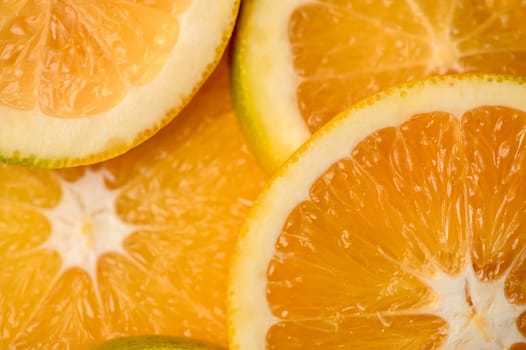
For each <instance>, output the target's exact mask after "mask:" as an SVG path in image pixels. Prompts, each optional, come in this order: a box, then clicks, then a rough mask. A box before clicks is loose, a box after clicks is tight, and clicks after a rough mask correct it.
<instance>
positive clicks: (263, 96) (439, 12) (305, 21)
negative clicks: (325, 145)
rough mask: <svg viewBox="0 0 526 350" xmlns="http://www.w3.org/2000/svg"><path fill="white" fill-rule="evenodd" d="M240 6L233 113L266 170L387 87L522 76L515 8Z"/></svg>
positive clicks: (524, 32)
mask: <svg viewBox="0 0 526 350" xmlns="http://www.w3.org/2000/svg"><path fill="white" fill-rule="evenodd" d="M243 7H244V8H243V10H242V14H241V20H240V25H239V30H238V31H237V36H236V49H235V70H234V78H235V79H234V90H235V94H234V96H235V106H236V109H237V112H238V114H239V117H240V120H241V122H242V124H243V129H244V131H245V133H246V134H247V135H248V137H249V141H250V144H251V146H252V148H253V149H254V151H255V153H256V155H257V157H258V159H259V160H260V161H261V163H262V164H263V165H264V166H265V167H266V168H267V169H275V168H276V167H277V166H278V165H279V164H281V163H282V162H283V161H284V160H285V159H286V158H287V157H288V156H289V155H290V154H291V153H292V152H293V151H294V150H295V149H297V148H298V147H299V146H300V145H301V144H302V143H303V142H304V141H305V140H306V139H307V138H308V137H309V135H310V134H311V133H312V132H313V131H315V130H317V129H318V128H319V127H320V126H321V125H323V124H325V123H326V122H327V121H328V120H329V119H330V118H332V117H333V116H334V115H335V114H336V113H338V112H340V111H341V110H343V109H344V108H346V107H349V106H350V105H351V104H352V103H353V102H356V101H357V100H359V99H361V98H363V97H365V96H368V95H370V94H373V93H375V92H377V91H379V90H380V89H383V88H385V87H388V86H392V85H395V84H398V83H402V82H404V81H408V80H414V79H417V78H423V77H426V76H430V75H434V74H443V73H452V72H488V73H513V74H525V73H526V49H525V48H526V22H525V21H524V18H526V4H525V3H524V1H520V0H509V1H487V0H441V1H429V0H318V1H312V0H290V1H264V0H248V1H245V2H244V3H243Z"/></svg>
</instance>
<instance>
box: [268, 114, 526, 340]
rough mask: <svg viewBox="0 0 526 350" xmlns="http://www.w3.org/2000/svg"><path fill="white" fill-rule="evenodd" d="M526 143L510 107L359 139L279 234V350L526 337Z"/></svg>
mask: <svg viewBox="0 0 526 350" xmlns="http://www.w3.org/2000/svg"><path fill="white" fill-rule="evenodd" d="M525 142H526V113H524V112H521V111H516V110H512V109H508V108H505V107H497V106H487V107H479V108H476V109H473V110H471V111H468V112H466V113H465V114H464V115H463V116H462V117H461V118H457V117H456V116H453V115H450V114H448V113H443V112H434V113H428V114H421V115H416V116H414V117H412V118H411V119H409V120H408V121H407V122H405V123H403V124H402V125H400V126H396V127H388V128H385V129H381V130H378V131H376V132H374V133H373V134H371V135H370V136H368V137H367V138H365V139H364V140H362V141H361V142H359V143H358V144H357V145H356V146H355V148H354V149H353V150H352V151H351V153H350V155H349V156H348V157H346V158H344V159H342V160H340V161H338V162H336V163H335V164H334V165H333V166H331V167H330V168H329V169H328V170H327V171H326V172H325V173H324V174H323V175H322V176H320V177H319V178H318V179H317V180H316V181H315V182H314V184H313V185H312V187H311V189H310V195H309V198H308V199H306V200H305V201H303V202H302V203H300V204H298V205H297V206H296V207H295V208H294V210H293V211H292V212H291V213H290V215H289V217H288V219H287V221H286V223H285V224H284V226H283V230H282V232H281V234H280V235H279V237H278V239H277V241H276V245H275V250H276V251H275V254H274V256H273V258H272V260H271V262H270V264H269V266H268V271H267V279H268V285H267V298H268V302H269V306H270V308H271V311H272V313H273V315H274V316H275V317H276V318H277V319H278V321H277V322H276V324H275V325H274V326H273V327H272V328H271V329H270V330H269V332H268V334H267V342H268V347H269V348H278V349H296V348H298V349H299V348H301V349H318V348H323V349H337V348H338V349H339V348H340V346H341V345H342V344H347V345H349V346H350V347H351V348H353V349H370V348H372V347H374V348H393V349H394V348H397V349H399V348H404V349H422V348H425V349H437V348H440V346H441V345H443V344H447V345H448V346H449V347H448V348H456V347H455V346H460V348H466V349H467V348H470V349H471V348H474V349H475V348H476V349H486V348H487V349H494V348H504V347H503V346H511V345H512V344H516V345H515V346H516V347H517V348H519V346H526V321H525V320H526V317H525V314H526V283H525V282H524V281H525V276H526V243H525V240H524V232H525V230H526V201H525V198H526V171H525V170H526V147H525V146H526V145H525ZM371 344H374V346H372V345H371ZM380 345H382V346H380Z"/></svg>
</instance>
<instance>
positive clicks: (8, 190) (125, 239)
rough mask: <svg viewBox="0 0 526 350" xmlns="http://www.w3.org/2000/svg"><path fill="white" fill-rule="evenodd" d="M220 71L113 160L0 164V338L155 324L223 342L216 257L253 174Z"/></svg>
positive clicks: (260, 177)
mask: <svg viewBox="0 0 526 350" xmlns="http://www.w3.org/2000/svg"><path fill="white" fill-rule="evenodd" d="M228 74H229V73H228V67H227V64H226V62H223V64H221V66H220V68H219V70H218V71H217V73H215V74H214V75H213V77H211V79H210V80H209V81H208V82H207V84H205V86H204V87H203V89H202V90H201V91H200V92H199V94H198V95H197V96H196V98H195V100H194V101H193V102H191V103H190V105H189V106H188V108H187V109H185V111H184V112H183V113H182V115H181V118H178V119H177V120H176V121H174V122H173V123H172V124H170V125H169V126H167V127H166V128H165V129H163V130H162V131H161V132H160V133H159V134H158V135H156V136H155V137H154V138H152V139H151V140H149V141H148V142H146V143H145V144H144V145H142V146H141V147H139V148H137V149H134V150H132V151H130V152H128V153H126V154H125V155H122V156H120V157H117V158H115V159H113V160H110V161H106V162H102V163H97V164H96V165H93V166H87V167H74V168H68V169H61V170H45V169H35V168H24V167H17V166H12V165H6V164H2V163H0V233H1V235H0V256H1V257H2V261H3V262H4V263H2V264H0V307H1V308H2V309H1V312H0V344H2V346H4V344H5V347H7V348H10V347H13V348H51V347H53V348H56V349H80V348H83V347H85V346H88V345H91V344H94V343H96V342H100V341H103V340H106V339H110V338H115V337H118V336H125V335H134V334H159V333H162V334H172V335H177V336H184V337H194V338H197V339H203V340H207V341H211V342H213V343H218V344H221V345H226V337H227V334H226V325H225V295H226V285H225V279H226V273H227V262H228V260H229V256H230V252H231V250H232V245H233V239H234V238H235V236H236V235H237V232H238V230H239V226H240V225H241V223H242V219H243V217H244V216H245V213H246V212H247V210H248V208H249V207H250V206H251V203H252V199H253V198H254V196H255V195H256V194H257V193H258V192H259V190H260V188H261V186H262V182H263V181H264V180H265V176H264V174H263V173H262V171H260V169H259V168H258V167H257V165H256V163H255V160H254V159H253V158H252V156H251V155H250V153H249V152H248V150H247V146H246V145H245V142H244V139H243V136H242V134H241V132H240V131H239V130H238V125H237V121H236V119H235V116H234V114H233V112H232V108H231V105H230V95H229V89H228V86H229V84H228ZM211 150H213V151H211Z"/></svg>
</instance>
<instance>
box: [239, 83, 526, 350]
mask: <svg viewBox="0 0 526 350" xmlns="http://www.w3.org/2000/svg"><path fill="white" fill-rule="evenodd" d="M524 96H526V82H524V81H521V82H518V79H517V80H515V81H514V80H511V79H505V78H495V77H490V76H485V75H476V76H475V75H471V76H470V78H466V77H464V78H462V77H455V76H449V77H440V78H435V79H431V80H427V81H422V82H416V83H414V84H410V85H406V86H403V87H400V88H395V89H391V90H388V91H387V92H384V93H381V94H379V95H378V96H376V97H371V98H370V99H369V100H368V101H366V102H362V103H361V104H359V105H357V106H355V107H353V108H351V109H350V110H348V111H346V112H344V113H343V114H342V115H340V117H338V118H336V119H335V120H333V121H332V122H330V123H329V124H328V125H327V126H326V127H324V128H322V129H320V131H319V132H318V133H316V134H315V135H314V136H313V137H312V138H311V139H310V140H309V141H308V142H307V143H306V144H304V145H303V146H302V147H301V148H300V150H299V151H298V152H296V153H295V154H294V155H293V156H292V157H291V158H290V159H289V160H288V161H287V163H286V164H285V165H284V166H283V167H282V168H281V169H280V170H279V171H278V172H277V174H276V175H275V176H274V178H273V179H272V181H270V183H269V185H268V186H267V188H266V189H265V190H264V192H263V194H262V195H261V196H260V198H259V199H258V201H257V202H256V203H255V206H254V209H253V210H252V212H251V213H250V215H249V218H248V221H247V224H246V232H243V233H242V235H241V237H240V240H239V241H238V246H237V249H236V258H235V260H234V261H233V265H232V269H231V272H230V276H231V281H230V287H229V308H230V319H229V328H230V332H231V333H230V335H231V338H230V342H231V347H232V348H233V349H251V350H252V349H265V347H266V346H265V345H266V334H267V330H268V329H269V328H270V327H271V326H272V324H274V323H275V322H277V321H278V318H276V317H274V316H273V315H272V313H271V312H270V309H269V307H268V304H267V299H266V274H267V265H268V262H269V261H270V260H271V258H272V256H273V254H274V243H275V241H276V239H277V237H278V235H279V234H280V233H281V229H282V227H283V224H284V223H285V221H286V220H287V217H288V215H289V213H290V212H291V210H292V209H293V208H294V207H295V206H296V205H297V204H298V203H299V202H301V201H303V200H306V199H308V198H309V190H310V186H311V184H312V183H314V181H315V180H316V179H317V178H318V177H319V176H320V175H321V174H322V173H323V172H324V171H325V170H326V169H327V168H329V167H330V166H331V165H332V164H334V163H335V162H336V161H338V160H340V159H341V158H344V157H346V156H348V155H349V153H350V151H351V150H352V149H353V147H355V146H356V145H357V144H358V143H359V142H360V141H361V140H362V139H364V138H365V137H366V136H368V135H369V134H371V133H372V132H373V131H375V130H378V129H381V128H384V127H388V126H397V125H400V124H401V123H402V122H403V121H405V120H406V119H407V118H408V117H409V116H412V115H415V114H419V113H425V112H431V111H444V112H449V113H452V114H454V115H456V116H458V117H460V116H461V115H462V114H463V113H464V112H466V111H468V110H470V109H472V108H475V107H479V106H481V105H499V106H506V107H510V108H515V109H519V110H523V111H526V98H524ZM284 194H286V195H284ZM466 281H467V282H468V284H469V287H470V290H471V296H472V298H473V305H474V308H475V309H476V310H479V311H480V313H481V314H482V315H484V316H485V317H486V318H485V320H486V321H487V322H488V323H487V324H486V326H484V327H482V326H481V325H482V324H483V321H484V320H483V319H480V318H476V320H475V318H472V319H471V322H470V323H467V324H465V323H464V322H465V321H466V320H469V318H467V316H466V315H467V314H466V313H468V315H469V312H472V311H473V309H468V307H467V303H466V298H465V287H466ZM503 281H504V280H503V279H502V280H499V281H497V282H495V284H493V285H491V286H490V285H489V284H484V283H481V282H479V281H477V280H476V278H475V277H474V276H473V273H472V272H471V271H470V269H466V270H465V271H464V274H461V275H460V276H459V277H457V278H452V277H449V276H446V275H439V276H435V278H433V279H432V280H428V281H424V282H426V283H428V284H429V285H430V286H431V287H432V288H433V289H434V290H435V292H437V293H438V294H439V295H440V296H441V300H440V302H439V304H438V305H429V310H427V311H428V312H431V313H434V314H437V315H439V316H441V317H443V318H444V319H445V320H446V321H448V322H449V323H450V337H449V338H448V339H447V342H446V344H445V346H444V348H445V349H459V348H462V349H497V348H500V347H499V345H498V344H504V346H506V345H509V344H512V343H513V342H517V341H523V342H524V341H526V338H524V337H522V336H521V335H520V334H519V333H518V330H517V329H516V325H515V321H516V317H517V316H518V315H519V314H520V312H522V311H524V310H525V308H524V306H515V305H512V304H511V303H509V302H508V301H507V300H506V298H505V296H504V295H503V292H502V283H503ZM418 311H420V312H422V310H418ZM424 311H426V310H424ZM416 313H418V312H416ZM482 330H484V331H482ZM454 332H458V333H457V334H454ZM484 333H486V334H487V335H488V336H489V339H492V337H494V341H495V342H498V343H497V344H495V343H487V342H485V340H484V338H485V336H484V335H483V334H484ZM496 334H498V335H499V336H498V337H497V336H496ZM468 345H469V346H468ZM470 346H471V347H470ZM504 348H505V347H504Z"/></svg>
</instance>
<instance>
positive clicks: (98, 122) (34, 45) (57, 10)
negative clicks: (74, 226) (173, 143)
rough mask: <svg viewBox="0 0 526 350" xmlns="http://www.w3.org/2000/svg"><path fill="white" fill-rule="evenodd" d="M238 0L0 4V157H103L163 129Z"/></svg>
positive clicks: (199, 78)
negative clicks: (0, 126)
mask: <svg viewBox="0 0 526 350" xmlns="http://www.w3.org/2000/svg"><path fill="white" fill-rule="evenodd" d="M238 7H239V0H218V1H213V2H212V3H211V2H210V1H208V0H93V1H71V0H50V1H42V0H24V1H7V2H6V1H3V2H2V4H0V124H1V125H2V128H1V129H0V160H4V161H7V162H11V163H16V164H18V165H20V164H27V165H36V166H42V167H59V166H73V165H80V164H88V163H94V162H96V161H100V160H104V159H107V158H109V157H113V156H115V155H118V154H120V153H123V152H124V151H126V150H128V149H129V148H131V147H133V146H135V145H137V144H139V143H140V142H142V141H144V140H146V139H147V138H148V137H150V136H151V135H153V134H154V133H155V132H156V131H158V130H159V129H160V128H161V127H162V126H164V125H166V124H167V123H168V122H169V121H170V120H171V119H172V118H174V116H175V115H176V114H177V113H178V112H179V111H180V110H181V109H182V108H183V107H184V105H185V104H186V103H187V102H188V101H189V100H190V98H191V96H192V95H193V94H194V93H195V92H196V91H197V90H198V88H199V86H201V84H202V83H203V81H204V80H205V79H206V77H208V75H209V74H210V73H211V72H212V70H213V68H214V67H215V65H216V64H217V62H218V61H219V58H220V57H221V53H222V52H223V49H224V48H225V46H226V44H227V42H228V39H229V36H230V34H231V31H232V28H233V25H234V21H235V18H236V15H237V10H238Z"/></svg>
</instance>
